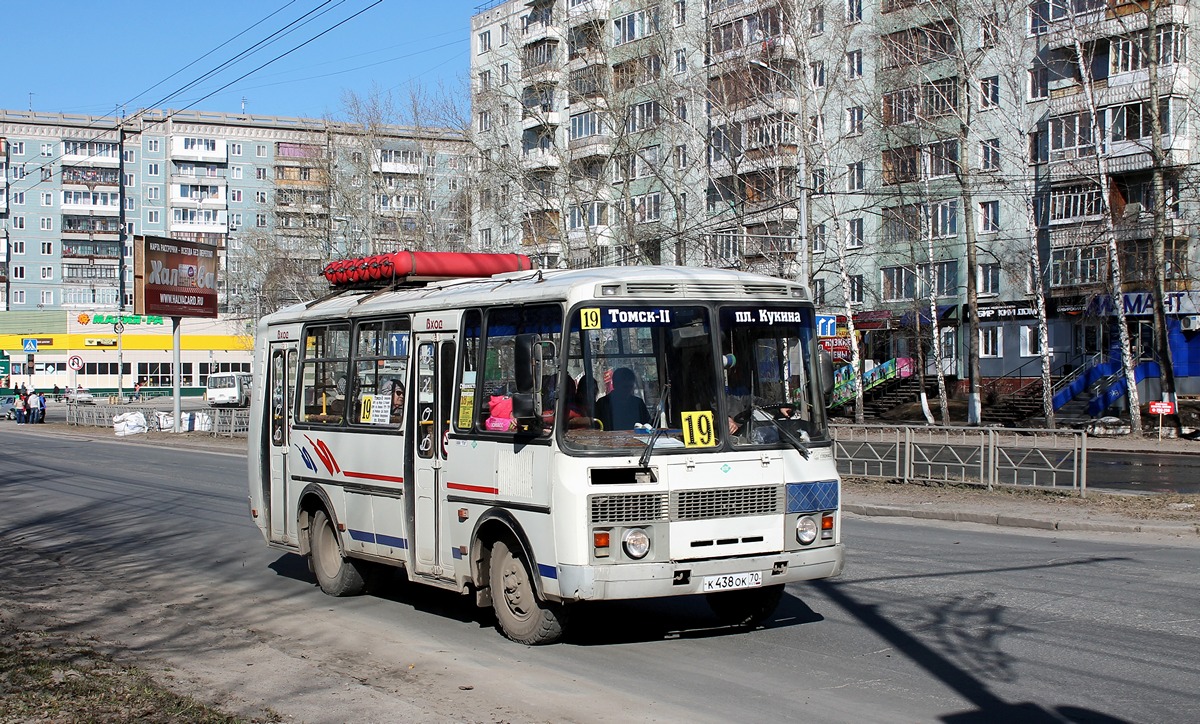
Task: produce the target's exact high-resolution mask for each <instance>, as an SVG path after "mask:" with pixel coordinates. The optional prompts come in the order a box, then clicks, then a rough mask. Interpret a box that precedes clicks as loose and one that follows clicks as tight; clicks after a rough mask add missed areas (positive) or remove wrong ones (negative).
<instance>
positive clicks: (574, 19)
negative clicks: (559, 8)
mask: <svg viewBox="0 0 1200 724" xmlns="http://www.w3.org/2000/svg"><path fill="white" fill-rule="evenodd" d="M568 4H569V3H568ZM611 12H612V0H584V1H583V2H581V3H578V4H576V5H575V6H574V7H570V8H567V25H568V26H569V27H572V28H574V27H578V26H580V25H586V24H587V23H603V22H607V21H608V16H609V14H610V13H611Z"/></svg>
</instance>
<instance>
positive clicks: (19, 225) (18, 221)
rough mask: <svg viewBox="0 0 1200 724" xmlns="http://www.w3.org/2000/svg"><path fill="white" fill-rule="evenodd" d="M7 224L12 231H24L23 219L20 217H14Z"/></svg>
mask: <svg viewBox="0 0 1200 724" xmlns="http://www.w3.org/2000/svg"><path fill="white" fill-rule="evenodd" d="M9 223H10V224H12V228H14V229H18V230H19V229H24V228H25V217H24V216H20V215H18V216H14V217H12V219H11V220H10V221H9Z"/></svg>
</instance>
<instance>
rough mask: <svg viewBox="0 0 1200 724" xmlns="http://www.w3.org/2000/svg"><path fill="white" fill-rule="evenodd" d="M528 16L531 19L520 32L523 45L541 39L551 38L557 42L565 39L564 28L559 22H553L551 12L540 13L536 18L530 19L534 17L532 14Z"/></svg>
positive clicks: (562, 41) (563, 41)
mask: <svg viewBox="0 0 1200 724" xmlns="http://www.w3.org/2000/svg"><path fill="white" fill-rule="evenodd" d="M529 17H530V18H531V20H530V21H529V22H528V23H527V24H526V25H525V28H524V30H523V31H522V33H521V42H522V43H523V44H524V45H531V44H533V43H537V42H541V41H543V40H553V41H555V42H559V43H565V42H566V41H567V37H566V29H565V28H564V27H563V25H562V24H561V23H557V22H555V19H554V15H553V14H552V13H546V14H544V15H541V16H539V18H538V19H537V20H532V18H533V17H534V16H532V15H530V16H529Z"/></svg>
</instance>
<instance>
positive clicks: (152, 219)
mask: <svg viewBox="0 0 1200 724" xmlns="http://www.w3.org/2000/svg"><path fill="white" fill-rule="evenodd" d="M160 219H161V216H160V215H159V212H158V210H157V209H151V210H150V211H147V212H146V223H147V224H157V223H159V221H160Z"/></svg>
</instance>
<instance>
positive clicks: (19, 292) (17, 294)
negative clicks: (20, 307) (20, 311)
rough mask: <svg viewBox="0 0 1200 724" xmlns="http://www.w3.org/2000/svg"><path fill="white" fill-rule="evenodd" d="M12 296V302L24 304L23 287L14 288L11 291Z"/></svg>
mask: <svg viewBox="0 0 1200 724" xmlns="http://www.w3.org/2000/svg"><path fill="white" fill-rule="evenodd" d="M12 298H13V304H24V303H25V290H24V289H14V290H13V293H12Z"/></svg>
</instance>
